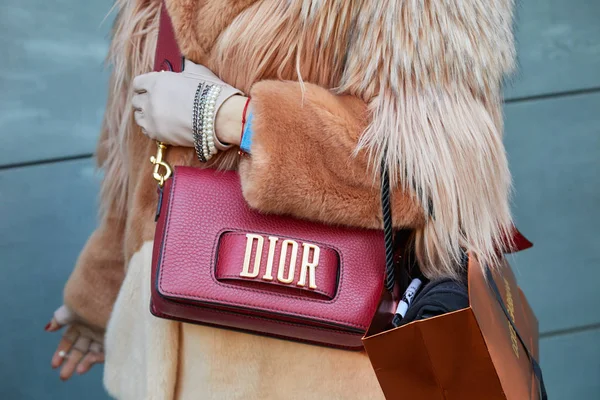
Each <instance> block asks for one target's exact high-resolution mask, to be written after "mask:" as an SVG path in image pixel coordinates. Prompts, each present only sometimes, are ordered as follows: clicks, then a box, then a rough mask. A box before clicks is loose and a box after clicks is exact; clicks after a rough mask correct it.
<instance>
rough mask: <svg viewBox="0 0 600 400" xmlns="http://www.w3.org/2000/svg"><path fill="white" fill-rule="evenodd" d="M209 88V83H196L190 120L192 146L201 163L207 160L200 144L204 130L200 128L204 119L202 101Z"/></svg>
mask: <svg viewBox="0 0 600 400" xmlns="http://www.w3.org/2000/svg"><path fill="white" fill-rule="evenodd" d="M209 90H210V85H207V84H205V83H203V82H201V83H199V84H198V88H197V89H196V95H195V97H194V112H193V121H192V128H193V131H192V132H193V136H194V148H195V149H196V155H197V156H198V159H199V160H200V161H201V162H203V163H204V162H207V161H208V159H207V158H206V156H205V152H204V151H203V148H202V144H203V142H204V137H203V136H204V134H203V132H204V131H203V129H202V124H203V121H204V118H203V115H204V109H205V107H206V102H205V101H203V99H205V98H206V95H207V94H208V91H209Z"/></svg>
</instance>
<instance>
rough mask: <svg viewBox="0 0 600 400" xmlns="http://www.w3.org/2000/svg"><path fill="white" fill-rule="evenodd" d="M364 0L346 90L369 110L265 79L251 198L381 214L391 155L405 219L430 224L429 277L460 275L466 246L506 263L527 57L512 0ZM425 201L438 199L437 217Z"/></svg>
mask: <svg viewBox="0 0 600 400" xmlns="http://www.w3.org/2000/svg"><path fill="white" fill-rule="evenodd" d="M361 4H362V6H361V10H360V12H359V13H357V14H356V17H355V20H354V22H353V28H352V30H351V38H350V40H349V41H348V43H349V49H348V52H347V55H346V59H345V66H344V72H343V76H342V79H341V84H340V85H339V87H338V89H337V90H338V93H339V94H349V95H353V96H356V97H358V98H360V99H362V100H363V101H364V102H365V103H366V104H368V111H369V112H368V113H367V111H366V109H365V108H364V105H362V104H360V103H358V102H357V101H356V100H352V99H350V98H348V97H344V96H340V97H337V98H334V97H331V96H332V95H331V94H329V93H327V92H326V91H323V90H322V91H319V89H317V88H315V87H312V86H310V85H307V86H308V89H307V92H306V95H305V98H304V101H302V99H301V96H300V94H299V89H298V88H297V87H294V85H293V84H291V83H279V84H275V83H260V84H258V85H256V86H255V88H254V91H253V100H254V106H255V107H256V114H255V126H256V129H257V130H258V131H260V132H259V133H258V136H257V142H259V143H258V144H257V145H256V147H255V148H253V153H256V156H253V160H252V161H250V162H248V163H247V164H248V165H246V166H245V167H244V168H245V171H244V176H245V177H246V179H245V186H244V191H245V194H246V196H247V199H248V201H249V202H250V203H251V204H253V205H255V206H256V207H258V208H265V209H267V210H268V211H273V212H281V211H285V212H291V213H294V210H302V211H298V212H296V214H304V215H302V216H304V217H311V218H318V219H320V220H329V221H330V222H339V223H350V224H354V223H357V222H358V223H360V224H361V225H371V226H373V225H375V221H374V220H373V221H371V223H370V224H364V222H365V221H364V220H363V219H362V218H364V217H365V216H367V215H375V214H376V213H375V211H376V210H377V209H378V208H377V207H378V203H377V197H378V196H377V191H376V189H374V188H373V186H372V185H371V183H372V182H374V181H375V180H376V177H377V175H378V171H377V169H378V166H379V165H381V161H382V160H384V159H385V161H386V162H387V164H388V165H389V167H390V170H391V171H392V173H391V175H392V177H393V181H394V182H393V183H394V185H395V186H396V187H397V190H396V193H397V195H396V202H397V205H398V204H401V205H402V207H404V208H400V210H395V215H396V218H403V216H407V220H396V224H397V225H404V226H415V227H417V228H418V229H417V232H416V246H417V255H418V257H419V259H420V261H421V265H422V268H423V269H424V270H425V272H426V273H427V275H428V276H429V277H439V276H456V275H457V273H458V270H459V268H460V267H459V260H460V258H461V248H462V249H466V250H467V251H470V252H472V253H473V254H475V255H476V256H478V257H479V259H480V261H481V264H482V265H487V264H492V265H493V264H494V263H495V262H496V261H497V257H498V256H497V249H499V248H502V245H503V244H502V239H503V238H504V237H510V234H509V232H510V228H511V226H512V222H511V215H510V209H509V192H510V186H511V179H510V173H509V170H508V163H507V159H506V155H505V150H504V146H503V143H502V131H503V126H502V111H501V83H502V80H503V77H504V76H505V74H507V73H510V72H511V71H512V69H513V66H514V53H515V51H514V44H513V35H512V17H513V15H512V12H513V0H485V1H484V0H440V1H428V0H415V1H396V0H380V1H368V2H364V3H361ZM277 85H279V86H277ZM367 114H368V117H367ZM359 116H360V117H359ZM361 133H362V135H361ZM357 135H358V136H357ZM354 139H356V140H355V141H354ZM356 144H357V145H356ZM353 146H354V147H353ZM351 153H353V154H354V155H355V156H356V157H357V158H356V159H351V158H349V157H348V156H347V155H348V154H351ZM368 167H372V168H371V175H370V176H371V179H369V178H368V177H366V176H363V175H362V174H361V172H360V171H362V170H363V168H364V169H365V170H366V169H368ZM367 188H368V189H367ZM357 193H361V195H357ZM301 196H304V197H305V198H307V200H300V199H301V198H302V197H301ZM307 196H308V197H307ZM409 199H411V200H409ZM412 199H415V201H416V203H418V204H419V205H420V209H422V210H428V211H429V210H431V212H430V213H428V215H427V216H426V221H425V223H424V224H417V223H416V221H417V220H418V218H417V217H416V215H417V214H418V213H416V212H414V202H412ZM409 210H410V212H409ZM377 215H378V213H377Z"/></svg>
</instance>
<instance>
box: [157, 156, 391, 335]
mask: <svg viewBox="0 0 600 400" xmlns="http://www.w3.org/2000/svg"><path fill="white" fill-rule="evenodd" d="M171 180H172V183H171V187H170V194H169V195H168V196H167V199H168V200H167V201H168V207H167V209H168V211H167V215H168V217H167V220H166V222H165V225H164V232H160V231H159V230H157V240H160V241H161V245H160V252H159V253H157V254H158V255H159V256H158V258H157V264H158V268H157V276H156V278H157V282H156V289H157V292H158V293H159V294H160V295H161V296H163V297H165V298H169V299H170V300H173V301H181V302H183V303H193V304H200V305H202V306H203V307H214V308H219V309H227V310H235V311H239V312H244V313H248V314H249V315H254V314H256V313H260V315H261V316H263V317H273V318H278V319H286V320H296V319H297V320H301V321H308V322H309V323H312V324H322V325H327V326H331V327H333V328H336V329H342V330H348V331H352V332H356V333H359V334H360V333H364V332H365V331H366V329H367V328H368V326H369V322H370V321H371V317H372V316H373V314H374V313H375V310H376V308H377V303H378V300H379V294H380V293H381V291H382V287H383V279H382V277H383V275H384V268H385V259H384V247H383V238H382V234H381V231H377V230H360V229H350V228H344V227H332V226H327V225H323V224H317V223H313V222H308V221H303V220H299V219H295V218H290V217H282V216H275V215H265V214H261V213H259V212H257V211H255V210H251V209H250V207H249V206H248V205H247V203H246V201H245V200H244V198H243V196H242V190H241V184H240V180H239V177H238V175H237V173H235V172H234V171H215V170H211V169H199V168H190V167H176V169H175V173H174V175H173V178H172V179H171ZM160 226H161V225H159V227H160ZM225 264H227V265H225ZM233 278H235V279H233Z"/></svg>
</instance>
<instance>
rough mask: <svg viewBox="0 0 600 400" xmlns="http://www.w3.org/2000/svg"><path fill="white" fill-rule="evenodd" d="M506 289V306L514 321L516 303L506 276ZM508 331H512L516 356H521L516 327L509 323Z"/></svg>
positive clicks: (511, 335) (511, 339)
mask: <svg viewBox="0 0 600 400" xmlns="http://www.w3.org/2000/svg"><path fill="white" fill-rule="evenodd" d="M504 289H505V290H506V308H507V310H508V314H509V315H510V319H512V321H513V323H514V322H515V303H514V302H513V297H512V292H511V290H510V284H509V283H508V280H507V279H506V278H504ZM508 332H509V333H510V341H511V345H512V349H513V352H514V353H515V356H516V357H517V358H519V342H518V341H517V333H516V332H515V330H514V328H513V327H512V325H511V324H510V322H509V323H508Z"/></svg>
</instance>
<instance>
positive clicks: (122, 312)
mask: <svg viewBox="0 0 600 400" xmlns="http://www.w3.org/2000/svg"><path fill="white" fill-rule="evenodd" d="M151 260H152V242H146V243H145V244H144V245H143V246H142V248H141V249H140V250H139V252H137V253H136V254H134V255H133V257H131V260H130V262H129V267H128V273H127V277H126V279H125V281H124V282H123V287H122V290H121V292H120V293H119V296H118V297H117V301H116V303H115V309H114V313H113V315H112V317H111V320H110V325H109V327H108V329H107V335H106V341H105V348H106V366H105V368H104V385H105V386H106V388H107V389H108V392H109V393H110V395H111V396H113V397H114V398H117V399H146V400H165V399H171V398H173V396H174V394H175V385H176V382H177V379H176V376H177V363H178V349H179V346H178V336H179V328H180V325H181V324H179V323H177V322H174V321H167V320H163V319H158V318H154V317H152V315H151V314H150V313H149V312H148V304H150V285H149V284H148V282H150V269H149V268H148V265H150V262H151ZM124 372H125V374H124Z"/></svg>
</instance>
